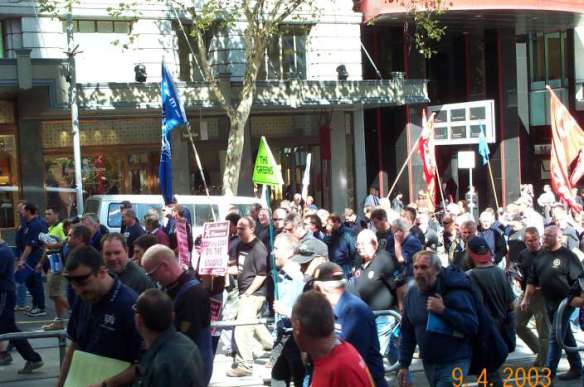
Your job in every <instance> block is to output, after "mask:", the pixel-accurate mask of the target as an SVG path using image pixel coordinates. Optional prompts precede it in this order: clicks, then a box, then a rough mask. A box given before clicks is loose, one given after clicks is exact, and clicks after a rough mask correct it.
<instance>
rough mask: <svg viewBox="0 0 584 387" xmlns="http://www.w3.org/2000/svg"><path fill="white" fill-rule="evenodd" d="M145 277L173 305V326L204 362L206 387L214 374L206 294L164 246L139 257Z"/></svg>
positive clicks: (192, 273) (192, 275) (190, 273)
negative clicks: (171, 301)
mask: <svg viewBox="0 0 584 387" xmlns="http://www.w3.org/2000/svg"><path fill="white" fill-rule="evenodd" d="M142 263H143V266H144V270H145V271H146V274H147V275H148V277H150V278H151V279H152V280H153V281H156V282H158V283H159V284H160V285H161V286H162V287H163V290H164V291H165V292H166V293H167V294H168V295H169V296H170V298H171V299H172V300H173V302H174V313H175V318H174V325H175V327H176V329H177V331H179V332H181V333H184V334H185V335H187V336H188V337H189V338H190V339H191V340H192V341H193V342H194V343H195V344H196V345H197V348H198V350H199V353H200V356H201V358H202V360H203V371H204V375H203V378H202V379H203V382H204V385H205V386H206V385H208V384H209V381H210V380H211V375H212V373H213V359H214V352H213V348H212V347H213V345H212V339H211V333H210V324H211V315H210V306H209V303H210V301H209V292H208V291H207V290H206V289H205V287H204V286H203V285H202V284H201V282H199V280H197V279H196V278H195V273H194V272H193V271H191V270H185V269H184V268H183V267H182V266H181V264H180V262H179V261H178V260H177V258H176V256H175V253H174V252H173V251H172V250H171V249H170V248H169V247H167V246H164V245H154V246H152V247H151V248H149V249H148V250H147V251H146V252H145V253H144V256H143V257H142Z"/></svg>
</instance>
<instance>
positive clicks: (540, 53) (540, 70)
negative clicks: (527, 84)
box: [531, 34, 545, 82]
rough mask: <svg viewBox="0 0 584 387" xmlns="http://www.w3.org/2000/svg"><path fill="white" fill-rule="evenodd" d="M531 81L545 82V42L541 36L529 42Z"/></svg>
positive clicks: (538, 35) (536, 36)
mask: <svg viewBox="0 0 584 387" xmlns="http://www.w3.org/2000/svg"><path fill="white" fill-rule="evenodd" d="M531 81H532V82H541V81H545V40H544V36H543V34H537V35H535V36H534V37H533V38H532V40H531Z"/></svg>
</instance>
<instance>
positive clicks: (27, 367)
mask: <svg viewBox="0 0 584 387" xmlns="http://www.w3.org/2000/svg"><path fill="white" fill-rule="evenodd" d="M43 365H45V363H43V361H42V360H39V361H27V362H26V363H25V364H24V368H23V369H21V370H18V373H19V374H21V375H25V374H32V371H34V370H36V369H39V368H41V367H42V366H43Z"/></svg>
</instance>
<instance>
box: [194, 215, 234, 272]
mask: <svg viewBox="0 0 584 387" xmlns="http://www.w3.org/2000/svg"><path fill="white" fill-rule="evenodd" d="M228 260H229V222H215V223H205V224H204V225H203V239H202V241H201V257H200V259H199V274H202V275H215V276H223V275H225V271H226V270H227V261H228Z"/></svg>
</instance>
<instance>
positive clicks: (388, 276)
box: [347, 230, 405, 356]
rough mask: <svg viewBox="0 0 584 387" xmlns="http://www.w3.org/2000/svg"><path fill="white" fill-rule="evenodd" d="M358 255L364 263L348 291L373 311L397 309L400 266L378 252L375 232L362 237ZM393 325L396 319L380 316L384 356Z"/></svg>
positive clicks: (377, 319)
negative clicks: (397, 275) (397, 281)
mask: <svg viewBox="0 0 584 387" xmlns="http://www.w3.org/2000/svg"><path fill="white" fill-rule="evenodd" d="M357 251H358V252H359V255H360V256H361V258H362V259H363V263H362V264H361V266H360V267H358V268H357V269H356V270H355V275H354V276H353V277H352V278H351V279H350V280H349V284H348V285H347V290H348V291H350V292H351V293H353V294H355V295H356V296H358V297H359V298H361V299H362V300H363V301H365V303H366V304H367V305H368V306H369V308H370V309H371V310H373V311H376V310H378V311H381V310H388V309H392V308H394V307H395V305H396V300H397V295H396V289H397V285H396V283H395V281H394V279H395V278H396V270H397V271H398V273H397V274H399V266H398V265H397V263H396V262H395V260H394V259H392V258H391V257H390V256H389V254H388V252H387V251H385V250H378V242H377V237H376V236H375V233H374V232H373V231H371V230H363V231H361V232H360V233H359V235H358V236H357ZM402 286H405V285H402ZM392 322H393V318H392V317H390V316H387V315H385V316H384V315H381V316H377V317H376V319H375V323H376V325H377V336H378V338H379V345H380V350H381V355H382V356H383V355H385V353H386V352H387V348H388V346H389V339H390V337H391V327H392V325H393V324H392Z"/></svg>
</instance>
